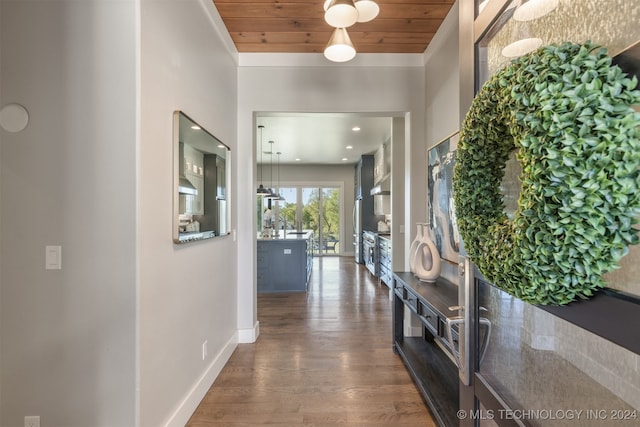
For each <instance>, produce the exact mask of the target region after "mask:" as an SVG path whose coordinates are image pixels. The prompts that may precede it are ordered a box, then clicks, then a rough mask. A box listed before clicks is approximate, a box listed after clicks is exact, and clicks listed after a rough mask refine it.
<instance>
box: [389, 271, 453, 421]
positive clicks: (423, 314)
mask: <svg viewBox="0 0 640 427" xmlns="http://www.w3.org/2000/svg"><path fill="white" fill-rule="evenodd" d="M393 290H394V294H393V295H394V296H393V349H394V351H395V352H396V353H398V354H399V355H400V357H401V358H402V360H403V362H404V364H405V366H406V367H407V370H408V371H409V374H410V375H411V377H412V378H413V380H414V382H415V383H416V385H417V387H418V390H419V391H420V393H421V394H422V397H423V399H424V400H425V402H426V403H427V405H428V406H429V408H430V409H431V412H432V413H433V416H434V418H435V419H436V421H437V423H438V424H439V425H440V426H441V427H451V426H456V425H459V419H458V418H457V416H456V412H457V411H458V409H459V400H460V399H459V387H460V386H459V381H458V367H457V366H456V364H455V363H454V362H453V361H452V356H451V354H450V352H451V349H450V348H449V344H448V343H447V340H446V338H445V336H446V329H445V328H446V327H447V326H446V319H447V317H448V316H449V317H451V316H455V315H457V314H458V313H457V312H452V311H450V310H449V307H451V306H455V305H458V287H457V286H456V285H454V284H453V283H451V282H450V281H448V280H445V279H442V278H439V279H438V280H437V281H436V282H435V283H424V282H420V281H419V280H418V279H416V278H415V277H414V276H413V274H411V273H409V272H394V273H393ZM404 307H407V308H408V309H409V310H411V312H412V313H413V314H415V315H416V317H417V318H418V319H419V320H420V322H421V323H422V336H419V337H407V336H405V335H404ZM453 335H454V337H455V336H457V334H456V333H455V332H454V334H453Z"/></svg>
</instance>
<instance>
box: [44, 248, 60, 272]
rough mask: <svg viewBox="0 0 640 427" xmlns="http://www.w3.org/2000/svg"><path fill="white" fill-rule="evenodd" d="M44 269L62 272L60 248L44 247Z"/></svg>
mask: <svg viewBox="0 0 640 427" xmlns="http://www.w3.org/2000/svg"><path fill="white" fill-rule="evenodd" d="M44 268H45V269H47V270H62V246H54V245H47V246H45V257H44Z"/></svg>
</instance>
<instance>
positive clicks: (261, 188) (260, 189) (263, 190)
mask: <svg viewBox="0 0 640 427" xmlns="http://www.w3.org/2000/svg"><path fill="white" fill-rule="evenodd" d="M258 129H260V185H259V186H258V189H257V190H256V195H258V196H268V195H269V194H271V192H270V191H269V190H267V189H266V188H264V185H263V182H262V169H263V168H264V164H263V163H262V133H263V132H264V125H258Z"/></svg>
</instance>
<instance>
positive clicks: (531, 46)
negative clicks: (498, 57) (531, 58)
mask: <svg viewBox="0 0 640 427" xmlns="http://www.w3.org/2000/svg"><path fill="white" fill-rule="evenodd" d="M540 46H542V39H539V38H537V37H527V38H525V39H520V40H517V41H515V42H513V43H511V44H509V45H507V46H505V47H504V48H503V49H502V56H506V57H507V58H517V57H519V56H522V55H526V54H527V53H529V52H533V51H534V50H536V49H537V48H539V47H540Z"/></svg>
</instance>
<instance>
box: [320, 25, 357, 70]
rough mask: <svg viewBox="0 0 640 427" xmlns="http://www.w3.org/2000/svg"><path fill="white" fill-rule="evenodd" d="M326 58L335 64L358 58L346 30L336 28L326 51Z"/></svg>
mask: <svg viewBox="0 0 640 427" xmlns="http://www.w3.org/2000/svg"><path fill="white" fill-rule="evenodd" d="M324 56H325V57H326V58H327V59H328V60H330V61H333V62H346V61H350V60H351V59H353V58H354V57H355V56H356V49H355V48H354V47H353V43H351V39H350V38H349V34H348V33H347V29H346V28H336V29H335V30H334V31H333V34H331V38H330V39H329V43H328V44H327V47H326V48H325V49H324Z"/></svg>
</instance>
